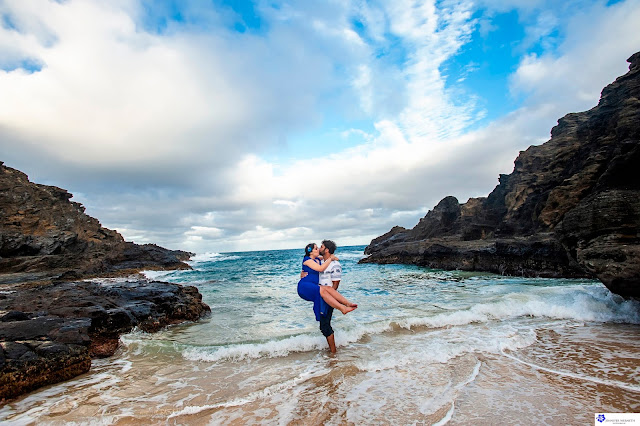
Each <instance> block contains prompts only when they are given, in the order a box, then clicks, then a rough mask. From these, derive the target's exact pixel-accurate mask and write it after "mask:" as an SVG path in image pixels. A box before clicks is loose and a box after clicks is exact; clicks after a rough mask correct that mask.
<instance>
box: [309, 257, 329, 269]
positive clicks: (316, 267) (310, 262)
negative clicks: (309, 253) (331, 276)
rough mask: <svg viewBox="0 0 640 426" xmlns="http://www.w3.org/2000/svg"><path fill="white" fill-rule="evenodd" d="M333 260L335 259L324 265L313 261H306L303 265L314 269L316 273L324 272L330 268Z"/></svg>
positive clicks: (325, 262)
mask: <svg viewBox="0 0 640 426" xmlns="http://www.w3.org/2000/svg"><path fill="white" fill-rule="evenodd" d="M332 260H333V259H331V258H329V259H328V260H325V261H324V263H323V264H322V265H318V264H317V263H316V262H315V261H314V260H313V259H307V260H305V261H304V263H303V265H307V266H308V267H309V268H311V269H313V270H314V271H318V272H324V270H325V269H327V268H328V267H329V264H330V263H331V261H332Z"/></svg>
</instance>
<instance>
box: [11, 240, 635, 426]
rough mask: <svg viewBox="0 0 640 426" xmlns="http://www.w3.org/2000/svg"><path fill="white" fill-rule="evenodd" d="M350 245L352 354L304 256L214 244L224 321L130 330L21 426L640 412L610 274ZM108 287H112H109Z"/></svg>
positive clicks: (208, 265)
mask: <svg viewBox="0 0 640 426" xmlns="http://www.w3.org/2000/svg"><path fill="white" fill-rule="evenodd" d="M362 249H363V247H351V248H344V249H342V250H339V251H338V253H337V254H338V255H339V256H340V258H341V262H342V264H343V270H344V278H343V281H342V283H341V285H340V291H341V292H342V293H344V294H345V296H346V297H347V298H349V299H351V300H352V301H354V302H357V303H358V305H359V307H358V309H357V310H356V311H354V312H352V313H349V314H348V315H345V316H343V315H340V314H339V313H338V314H334V321H333V327H334V329H335V330H336V343H337V344H338V353H337V355H335V356H333V355H330V354H329V353H328V351H327V347H326V340H325V339H324V338H323V337H322V335H321V334H320V332H319V330H318V326H317V323H316V322H315V320H314V318H313V313H312V310H311V304H310V303H308V302H305V301H303V300H302V299H300V298H299V297H298V296H297V294H296V283H297V280H298V274H299V270H300V266H299V263H300V261H301V257H302V256H301V253H299V251H269V252H248V253H232V254H210V255H203V256H199V257H198V258H196V259H195V260H194V262H193V264H192V266H193V267H194V270H193V271H178V272H172V273H148V275H149V276H151V277H154V278H159V279H163V280H168V281H174V282H181V283H190V284H193V285H196V286H197V287H198V288H199V289H200V291H201V292H202V293H203V297H204V300H205V302H206V303H208V304H209V305H210V306H211V308H212V311H213V312H212V315H211V317H210V318H207V319H205V320H202V321H200V322H199V323H196V324H188V325H180V326H176V327H172V328H169V329H167V330H164V331H162V332H160V333H156V334H152V335H150V334H145V333H141V332H134V333H131V334H129V335H126V336H123V338H122V339H121V340H122V345H121V348H120V349H119V351H118V353H117V354H116V355H115V356H114V357H112V358H110V359H108V360H96V361H94V363H93V366H92V369H91V371H90V372H89V373H88V374H86V375H83V376H81V377H78V378H76V379H74V380H71V381H68V382H66V383H63V384H59V385H53V386H49V387H47V388H43V389H42V390H40V391H37V392H34V393H31V394H29V395H27V396H25V397H22V398H20V399H17V400H15V401H12V402H11V403H9V404H6V405H5V406H4V407H2V408H0V421H4V422H10V423H14V424H68V423H76V424H134V423H135V424H140V423H141V422H142V423H151V424H166V423H168V424H258V423H259V424H320V423H322V424H363V423H364V424H445V423H448V424H496V423H498V424H592V422H593V416H594V414H596V413H599V412H638V411H640V403H639V402H638V401H640V339H639V337H640V325H639V324H640V304H639V303H637V302H630V301H624V300H623V299H621V298H619V297H617V296H615V295H612V294H611V293H609V292H608V291H607V290H606V289H605V288H604V287H603V286H602V285H601V284H600V283H598V282H593V281H586V280H551V279H532V278H514V277H502V276H497V275H491V274H474V273H466V272H465V273H463V272H444V271H434V270H428V269H424V268H418V267H414V266H406V265H358V264H357V260H358V259H360V258H361V257H362ZM104 285H110V284H109V282H108V281H105V282H104Z"/></svg>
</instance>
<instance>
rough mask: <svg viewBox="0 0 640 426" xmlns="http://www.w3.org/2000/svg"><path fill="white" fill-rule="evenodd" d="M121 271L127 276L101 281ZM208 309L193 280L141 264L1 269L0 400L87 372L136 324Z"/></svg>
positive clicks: (183, 318) (157, 325)
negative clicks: (105, 268)
mask: <svg viewBox="0 0 640 426" xmlns="http://www.w3.org/2000/svg"><path fill="white" fill-rule="evenodd" d="M132 272H135V275H134V274H132ZM27 275H28V276H30V277H31V279H30V280H24V278H27V277H26V276H27ZM124 277H130V278H131V280H125V281H116V282H113V283H108V284H107V283H106V280H108V279H109V278H116V279H122V278H124ZM210 312H211V309H210V308H209V306H207V305H206V304H205V303H203V302H202V295H201V294H200V292H199V291H198V289H197V288H196V287H194V286H183V285H180V284H174V283H168V282H162V281H154V280H148V279H146V278H144V276H143V275H142V274H141V273H140V270H136V271H134V270H129V271H127V272H125V271H120V272H118V273H115V274H100V276H91V277H86V278H82V280H73V281H66V280H60V279H58V278H56V277H55V274H53V276H52V274H50V273H49V274H47V273H36V274H24V273H20V274H17V275H16V274H15V273H14V274H0V348H1V349H2V351H0V404H4V403H6V402H7V401H8V400H10V399H13V398H16V397H18V396H21V395H23V394H25V393H28V392H31V391H33V390H36V389H38V388H39V387H42V386H45V385H49V384H54V383H58V382H61V381H66V380H69V379H71V378H73V377H76V376H78V375H80V374H83V373H86V372H87V371H89V369H90V367H91V360H92V359H96V358H107V357H110V356H112V355H113V354H114V353H115V351H116V350H117V348H118V345H119V338H120V336H121V335H122V334H125V333H128V332H130V331H132V330H133V329H134V328H135V327H138V328H140V329H141V330H143V331H146V332H151V333H152V332H156V331H158V330H160V329H162V328H164V327H167V326H169V325H173V324H180V323H184V322H189V321H194V322H195V321H198V320H199V319H200V318H202V317H204V316H206V315H207V314H209V313H210Z"/></svg>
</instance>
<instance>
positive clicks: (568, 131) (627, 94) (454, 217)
mask: <svg viewBox="0 0 640 426" xmlns="http://www.w3.org/2000/svg"><path fill="white" fill-rule="evenodd" d="M628 62H630V64H631V65H630V67H629V72H628V73H627V74H625V75H624V76H622V77H619V78H618V79H617V80H616V81H615V82H614V83H612V84H610V85H609V86H607V87H606V88H605V89H604V90H603V91H602V95H601V98H600V102H599V103H598V105H597V106H596V107H594V108H592V109H591V110H589V111H585V112H581V113H574V114H568V115H566V116H565V117H563V118H561V119H560V120H559V121H558V125H557V126H555V127H554V128H553V129H552V130H551V139H550V140H549V141H548V142H546V143H544V144H542V145H540V146H531V147H529V148H528V149H527V150H526V151H523V152H521V153H520V155H519V156H518V158H517V159H516V160H515V167H514V170H513V172H512V173H511V174H509V175H500V178H499V184H498V186H496V188H495V189H494V190H493V191H492V192H491V194H489V195H488V196H487V197H486V198H485V197H483V198H472V199H469V200H468V201H467V202H466V203H464V204H460V203H459V202H458V200H457V199H456V198H455V197H446V198H444V199H443V200H442V201H440V203H438V205H437V206H436V207H435V208H434V209H433V210H432V211H429V212H428V213H427V215H426V216H425V217H424V218H423V219H421V220H420V222H419V223H418V224H417V225H416V226H415V227H414V228H413V229H410V230H407V229H404V228H400V227H394V228H393V229H392V230H391V231H389V232H388V233H386V234H384V235H382V236H380V237H378V238H375V239H374V240H372V241H371V244H369V246H367V248H366V249H365V254H367V255H369V256H368V257H367V258H365V259H363V260H362V262H377V263H412V264H417V265H423V266H427V267H432V268H442V269H462V270H477V271H489V272H496V273H502V274H508V275H524V276H541V277H597V278H599V279H600V280H601V281H602V282H603V283H604V284H605V285H606V286H607V287H608V288H609V289H610V290H611V291H612V292H614V293H617V294H620V295H623V296H625V297H636V298H640V52H638V53H636V54H634V55H633V56H631V57H630V58H629V59H628Z"/></svg>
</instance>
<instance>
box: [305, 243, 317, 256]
mask: <svg viewBox="0 0 640 426" xmlns="http://www.w3.org/2000/svg"><path fill="white" fill-rule="evenodd" d="M315 245H316V243H309V244H307V246H306V247H305V248H304V255H305V256H309V255H310V254H311V252H312V251H313V248H314V247H315Z"/></svg>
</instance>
